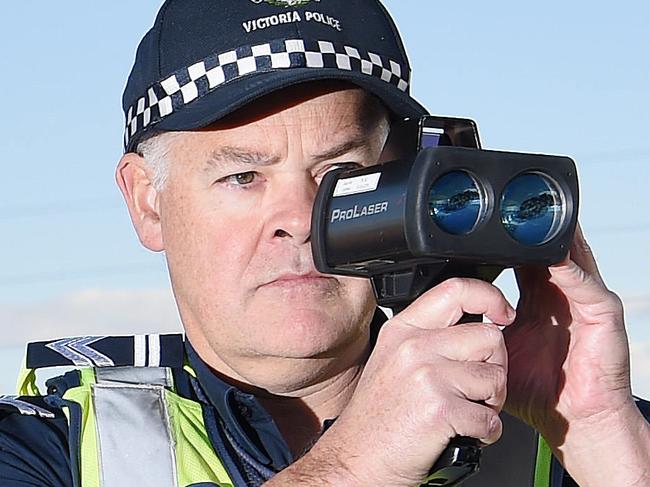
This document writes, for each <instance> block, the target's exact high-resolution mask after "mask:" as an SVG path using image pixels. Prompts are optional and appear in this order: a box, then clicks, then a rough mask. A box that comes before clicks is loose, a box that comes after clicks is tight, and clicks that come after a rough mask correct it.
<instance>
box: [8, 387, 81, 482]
mask: <svg viewBox="0 0 650 487" xmlns="http://www.w3.org/2000/svg"><path fill="white" fill-rule="evenodd" d="M0 485H15V486H21V485H29V486H52V487H59V486H60V487H63V486H70V485H72V479H71V475H70V460H69V454H68V426H67V422H66V419H65V416H64V415H63V414H62V413H61V412H60V411H57V410H56V409H55V408H52V407H50V406H49V405H48V404H47V403H46V402H45V400H44V398H42V397H17V396H0Z"/></svg>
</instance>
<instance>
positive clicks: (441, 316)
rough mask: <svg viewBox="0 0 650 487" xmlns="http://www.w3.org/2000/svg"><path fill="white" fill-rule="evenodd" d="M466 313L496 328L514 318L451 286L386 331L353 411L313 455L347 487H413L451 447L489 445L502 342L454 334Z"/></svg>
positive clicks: (487, 289)
mask: <svg viewBox="0 0 650 487" xmlns="http://www.w3.org/2000/svg"><path fill="white" fill-rule="evenodd" d="M463 312H468V313H476V314H485V315H486V316H488V317H489V318H490V319H491V320H492V321H493V322H494V323H498V324H501V325H508V324H509V323H511V322H512V320H513V318H514V310H513V309H512V307H511V306H510V305H509V304H508V302H507V301H506V299H505V298H504V297H503V295H502V294H501V292H500V291H499V290H498V289H497V288H495V287H494V286H492V285H490V284H487V283H485V282H481V281H477V280H472V279H450V280H448V281H446V282H444V283H442V284H440V285H438V286H436V287H435V288H433V289H431V290H429V291H428V292H427V293H425V294H424V295H423V296H421V297H420V298H419V299H418V300H417V301H415V302H414V303H413V304H412V305H411V306H409V307H408V308H406V309H405V310H404V311H402V312H401V313H399V314H398V315H396V316H395V317H394V318H393V319H391V320H389V321H388V322H387V323H386V324H385V325H384V326H383V328H382V330H381V332H380V334H379V337H378V340H377V344H376V346H375V348H374V350H373V352H372V355H371V356H370V358H369V360H368V362H367V364H366V367H365V369H364V371H363V374H362V376H361V378H360V380H359V383H358V385H357V388H356V390H355V393H354V395H353V397H352V399H351V401H350V402H349V403H348V405H347V406H346V408H345V409H344V411H343V412H342V414H341V415H340V416H339V418H338V420H337V421H336V423H335V424H334V425H333V426H332V427H331V428H330V429H329V430H328V431H327V433H325V435H323V437H322V438H321V439H320V440H319V441H318V443H316V445H315V446H314V448H313V449H312V451H311V452H310V454H316V455H317V454H319V452H328V454H329V455H334V456H336V458H337V461H338V462H340V463H341V464H342V465H343V466H344V468H345V469H346V470H347V471H348V472H350V473H351V474H352V476H353V478H354V480H352V481H351V485H383V486H388V485H417V484H418V483H419V482H421V481H422V479H423V478H424V477H425V476H426V475H427V473H428V471H429V469H430V468H431V466H432V465H433V464H434V463H435V461H436V460H437V458H438V456H439V455H440V454H441V453H442V451H443V450H444V449H445V447H446V446H447V444H448V443H449V440H450V439H451V438H453V437H455V436H457V435H462V436H471V437H474V438H478V439H480V440H481V441H482V442H484V443H486V444H490V443H493V442H494V441H496V440H497V439H498V438H499V437H500V435H501V421H500V419H499V417H498V413H499V411H500V410H501V408H502V406H503V403H504V401H505V396H506V375H507V357H506V350H505V344H504V341H503V334H502V332H501V331H500V330H499V328H498V326H496V325H494V324H487V323H472V324H462V325H457V326H454V325H455V324H456V323H457V322H458V321H459V319H460V318H461V316H462V314H463ZM479 401H481V402H482V404H479V403H478V402H479ZM341 484H345V481H343V482H340V483H339V485H341Z"/></svg>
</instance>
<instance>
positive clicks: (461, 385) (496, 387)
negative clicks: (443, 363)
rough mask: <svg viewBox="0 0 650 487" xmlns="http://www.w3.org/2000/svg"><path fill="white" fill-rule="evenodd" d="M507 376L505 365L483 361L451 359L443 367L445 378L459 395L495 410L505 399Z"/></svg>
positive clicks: (501, 405) (498, 408)
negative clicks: (480, 402)
mask: <svg viewBox="0 0 650 487" xmlns="http://www.w3.org/2000/svg"><path fill="white" fill-rule="evenodd" d="M507 377H508V372H507V370H506V368H505V367H503V366H502V365H497V364H492V363H485V362H455V361H451V362H450V363H449V364H448V367H447V368H446V369H445V380H446V381H447V382H448V383H449V384H450V385H451V386H452V387H453V388H455V389H456V392H457V393H458V394H459V395H460V397H462V398H464V399H468V400H470V401H475V402H479V401H482V402H483V403H484V404H485V405H487V406H491V407H492V408H493V409H494V410H495V411H497V412H498V411H501V408H502V407H503V404H504V403H505V400H506V390H507V389H506V384H507Z"/></svg>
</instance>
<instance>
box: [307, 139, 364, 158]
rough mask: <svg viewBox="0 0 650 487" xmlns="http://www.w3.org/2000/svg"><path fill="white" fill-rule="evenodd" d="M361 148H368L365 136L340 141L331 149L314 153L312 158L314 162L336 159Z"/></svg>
mask: <svg viewBox="0 0 650 487" xmlns="http://www.w3.org/2000/svg"><path fill="white" fill-rule="evenodd" d="M361 148H364V149H368V140H367V138H365V137H356V138H354V139H351V140H346V141H345V142H342V143H341V144H339V145H337V146H334V147H332V148H331V149H327V150H326V151H325V152H321V153H320V154H316V155H314V156H313V159H314V160H315V161H316V162H322V161H326V160H328V159H336V158H337V157H341V156H343V155H345V154H347V153H349V152H354V151H355V150H358V149H361Z"/></svg>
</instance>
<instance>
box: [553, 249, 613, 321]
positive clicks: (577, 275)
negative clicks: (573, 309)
mask: <svg viewBox="0 0 650 487" xmlns="http://www.w3.org/2000/svg"><path fill="white" fill-rule="evenodd" d="M549 272H550V274H551V278H550V282H552V283H553V284H555V285H556V286H557V287H558V288H560V290H561V291H562V292H563V293H564V294H565V295H566V297H567V298H568V299H569V300H571V301H573V302H575V303H577V304H581V305H585V306H593V308H592V309H590V312H591V313H592V314H600V313H601V312H611V311H617V310H618V308H620V307H621V305H620V300H619V299H618V297H617V296H616V295H615V294H614V293H612V292H611V291H609V290H608V289H607V288H606V287H605V286H604V285H603V283H602V281H601V280H600V279H599V277H598V276H595V275H593V274H590V273H588V272H586V271H585V270H584V269H583V268H582V267H580V266H579V265H578V264H576V263H575V262H573V261H569V262H568V263H567V264H564V265H558V266H552V267H549ZM598 308H600V309H598Z"/></svg>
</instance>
